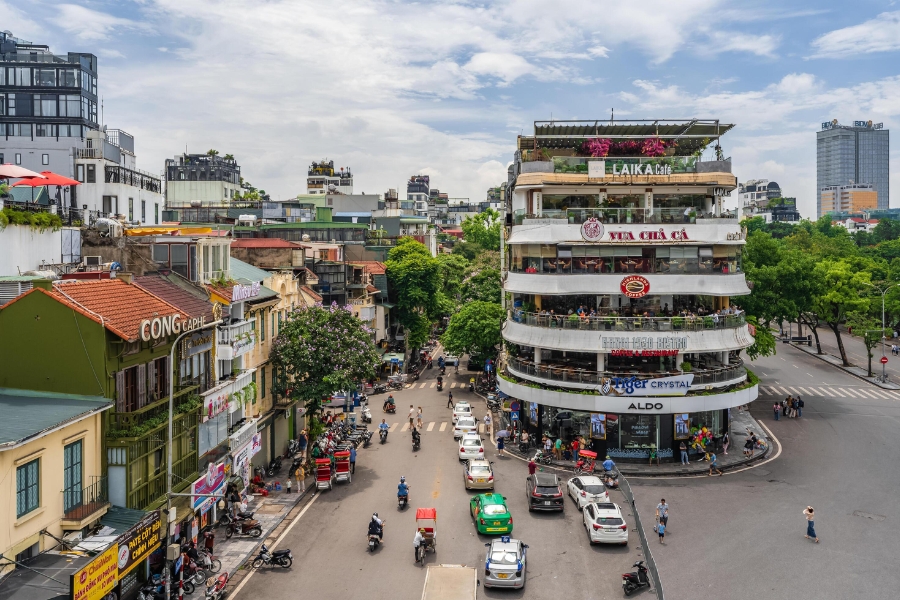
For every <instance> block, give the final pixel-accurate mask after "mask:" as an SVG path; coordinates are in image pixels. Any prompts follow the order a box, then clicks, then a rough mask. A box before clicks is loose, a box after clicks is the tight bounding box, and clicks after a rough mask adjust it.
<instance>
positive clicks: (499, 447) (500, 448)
mask: <svg viewBox="0 0 900 600" xmlns="http://www.w3.org/2000/svg"><path fill="white" fill-rule="evenodd" d="M505 442H506V438H505V437H503V436H502V435H501V436H499V437H497V454H499V455H500V456H503V444H504V443H505Z"/></svg>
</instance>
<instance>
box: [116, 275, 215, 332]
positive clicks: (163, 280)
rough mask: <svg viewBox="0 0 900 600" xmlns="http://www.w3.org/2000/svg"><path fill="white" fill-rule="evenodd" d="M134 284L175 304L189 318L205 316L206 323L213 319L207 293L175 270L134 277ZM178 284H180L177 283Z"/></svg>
mask: <svg viewBox="0 0 900 600" xmlns="http://www.w3.org/2000/svg"><path fill="white" fill-rule="evenodd" d="M134 284H135V285H137V286H139V287H142V288H143V289H145V290H147V291H148V292H150V293H151V294H153V295H154V296H157V297H159V298H162V299H163V300H165V301H166V302H168V303H169V304H171V305H173V306H177V307H178V308H179V309H180V311H181V313H182V314H184V315H187V316H190V317H191V318H197V317H206V321H207V323H210V322H212V321H214V320H215V319H213V303H212V301H211V300H210V299H209V294H207V292H206V290H203V289H201V288H199V287H197V286H195V285H194V284H192V283H191V282H189V281H188V280H187V279H184V278H183V277H181V276H180V275H178V274H177V273H175V272H171V273H169V274H166V275H164V274H162V273H152V274H149V275H144V276H142V277H135V278H134ZM179 284H180V285H179Z"/></svg>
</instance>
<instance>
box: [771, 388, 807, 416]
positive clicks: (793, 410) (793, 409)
mask: <svg viewBox="0 0 900 600" xmlns="http://www.w3.org/2000/svg"><path fill="white" fill-rule="evenodd" d="M803 405H804V403H803V399H802V398H801V397H800V396H797V397H796V398H794V397H793V396H792V395H790V394H789V395H788V397H787V398H785V399H784V400H782V401H781V402H776V403H775V404H774V406H772V410H773V411H774V413H775V420H776V421H780V420H781V415H784V416H785V417H787V418H788V419H796V418H798V417H802V416H803Z"/></svg>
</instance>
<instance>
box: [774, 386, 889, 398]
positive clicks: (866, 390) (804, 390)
mask: <svg viewBox="0 0 900 600" xmlns="http://www.w3.org/2000/svg"><path fill="white" fill-rule="evenodd" d="M759 394H760V396H774V397H776V398H785V397H787V396H788V395H791V396H795V397H796V396H801V397H802V396H807V397H809V398H815V397H817V396H818V397H823V398H847V399H855V400H873V399H874V400H900V390H883V389H875V388H870V387H850V386H843V387H837V386H810V385H804V386H799V385H761V386H759Z"/></svg>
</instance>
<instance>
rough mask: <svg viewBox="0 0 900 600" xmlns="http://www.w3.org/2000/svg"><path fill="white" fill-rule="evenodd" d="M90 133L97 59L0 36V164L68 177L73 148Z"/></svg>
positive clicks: (6, 34) (83, 143)
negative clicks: (61, 52) (64, 53)
mask: <svg viewBox="0 0 900 600" xmlns="http://www.w3.org/2000/svg"><path fill="white" fill-rule="evenodd" d="M96 129H99V120H98V118H97V57H96V56H94V55H93V54H89V53H85V52H69V53H68V54H67V55H59V54H53V53H52V52H50V47H49V46H45V45H41V44H33V43H31V42H27V41H25V40H21V39H18V38H15V37H13V35H12V34H11V33H9V32H8V31H4V32H0V163H5V162H6V163H13V164H16V165H21V166H23V167H25V168H26V169H31V170H32V171H38V172H40V171H53V172H54V173H58V174H60V175H66V176H67V177H74V176H75V161H74V158H75V151H74V149H83V148H85V147H86V140H87V133H88V131H90V130H96Z"/></svg>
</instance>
